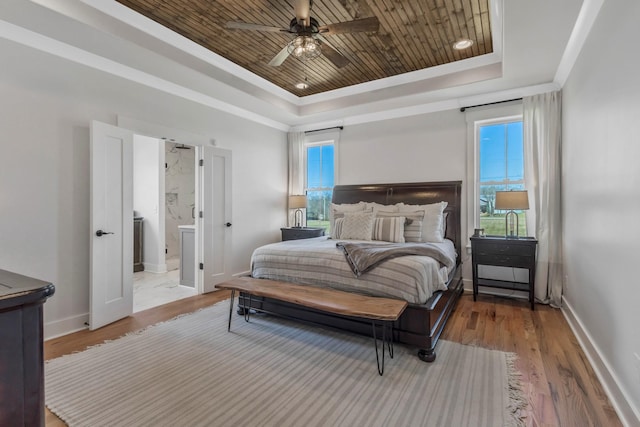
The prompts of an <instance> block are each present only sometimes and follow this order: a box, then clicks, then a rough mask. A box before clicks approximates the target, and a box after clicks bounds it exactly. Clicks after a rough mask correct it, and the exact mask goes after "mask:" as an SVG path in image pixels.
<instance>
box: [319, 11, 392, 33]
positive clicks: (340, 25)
mask: <svg viewBox="0 0 640 427" xmlns="http://www.w3.org/2000/svg"><path fill="white" fill-rule="evenodd" d="M379 27H380V21H378V18H376V17H375V16H374V17H372V18H363V19H356V20H355V21H347V22H337V23H335V24H329V25H323V26H322V27H319V28H318V31H320V33H322V34H323V35H325V36H327V35H329V36H330V35H333V34H344V33H360V32H364V31H378V28H379Z"/></svg>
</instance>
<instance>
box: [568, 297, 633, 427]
mask: <svg viewBox="0 0 640 427" xmlns="http://www.w3.org/2000/svg"><path fill="white" fill-rule="evenodd" d="M561 311H562V314H563V315H564V317H565V319H566V320H567V323H569V327H571V330H572V331H573V334H574V335H575V336H576V338H577V339H578V343H580V347H582V350H583V351H584V352H585V354H586V356H587V359H589V362H590V363H591V366H592V367H593V370H594V371H595V373H596V376H597V377H598V380H600V383H601V384H602V387H603V388H604V391H605V393H606V394H607V397H609V400H611V404H612V405H613V407H614V409H615V410H616V413H617V414H618V416H619V417H620V421H622V424H623V425H625V426H628V427H631V426H640V410H638V408H635V407H633V406H632V404H631V399H630V396H628V394H627V393H626V392H625V391H624V389H623V388H621V387H620V384H621V383H620V381H619V380H618V378H617V376H616V374H615V372H614V371H613V370H612V369H611V366H610V365H609V363H608V362H607V360H606V359H605V358H604V357H602V352H601V351H600V349H599V348H598V346H597V345H596V344H595V343H594V342H593V340H592V339H591V335H590V334H589V332H588V331H587V330H586V329H585V328H584V325H583V324H582V322H581V321H580V319H579V318H578V317H577V316H576V314H575V311H574V310H573V308H572V307H571V304H569V303H568V302H567V300H565V299H564V298H562V309H561Z"/></svg>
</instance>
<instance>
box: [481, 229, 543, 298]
mask: <svg viewBox="0 0 640 427" xmlns="http://www.w3.org/2000/svg"><path fill="white" fill-rule="evenodd" d="M537 244H538V241H537V240H536V239H535V238H533V237H521V238H519V239H512V238H506V237H501V236H487V237H471V258H472V264H473V300H474V301H475V300H476V297H477V295H478V286H486V287H492V288H501V289H513V290H518V291H525V292H527V291H528V292H529V302H530V303H531V310H533V309H534V290H535V275H536V246H537ZM478 265H494V266H500V267H512V268H524V269H527V270H528V271H529V280H528V282H518V281H506V280H495V279H485V278H481V277H478Z"/></svg>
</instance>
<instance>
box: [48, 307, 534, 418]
mask: <svg viewBox="0 0 640 427" xmlns="http://www.w3.org/2000/svg"><path fill="white" fill-rule="evenodd" d="M228 304H229V302H228V300H227V301H226V302H225V301H223V302H221V303H218V304H216V305H214V306H212V307H209V308H206V309H203V310H200V311H198V312H196V313H192V314H189V315H185V316H181V317H179V318H176V319H174V320H171V321H168V322H164V323H160V324H157V325H154V326H151V327H149V328H147V329H145V330H143V331H141V332H137V333H133V334H129V335H127V336H124V337H122V338H119V339H117V340H114V341H110V342H107V343H105V344H101V345H99V346H96V347H92V348H89V349H87V350H85V351H83V352H79V353H74V354H71V355H67V356H63V357H60V358H58V359H53V360H50V361H48V362H47V363H46V365H45V396H46V405H47V407H48V408H49V409H50V410H51V411H52V412H53V413H55V414H56V415H57V416H58V417H60V418H61V419H62V420H63V421H65V422H66V423H68V424H69V425H70V426H91V427H97V426H109V427H115V426H127V427H130V426H279V427H280V426H305V427H306V426H474V427H476V426H487V427H489V426H490V427H495V426H512V425H513V426H518V425H523V423H522V420H521V419H520V418H519V416H518V413H519V410H520V409H521V408H522V407H523V404H524V400H523V398H522V392H521V390H520V385H519V378H518V375H517V372H516V371H515V369H514V366H513V362H514V355H513V354H511V353H504V352H500V351H494V350H487V349H483V348H479V347H472V346H465V345H461V344H457V343H453V342H447V341H442V340H441V341H440V342H439V344H438V347H437V359H436V360H435V362H433V363H425V362H422V361H420V360H419V359H418V357H417V356H416V349H412V348H408V347H405V346H402V345H398V344H396V346H395V355H394V358H393V359H389V358H388V356H387V359H386V361H385V372H384V375H383V376H380V375H378V372H377V367H376V358H375V350H374V347H373V341H372V339H371V338H368V337H365V336H359V335H354V334H349V333H344V332H341V331H336V330H332V329H324V328H317V327H314V326H309V325H306V324H303V323H299V322H294V321H290V320H285V319H281V318H277V317H274V316H268V315H255V316H252V317H251V320H250V322H249V323H247V322H245V321H244V320H243V317H241V316H238V315H236V314H235V312H234V315H233V323H232V327H231V332H227V319H228V315H229V305H228Z"/></svg>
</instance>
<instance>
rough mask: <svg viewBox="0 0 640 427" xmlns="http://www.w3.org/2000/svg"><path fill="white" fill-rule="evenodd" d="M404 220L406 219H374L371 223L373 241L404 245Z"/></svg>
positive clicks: (397, 217)
mask: <svg viewBox="0 0 640 427" xmlns="http://www.w3.org/2000/svg"><path fill="white" fill-rule="evenodd" d="M405 220H406V218H405V217H403V216H394V217H389V218H380V217H378V218H376V219H375V221H374V223H373V237H372V238H373V240H382V241H385V242H392V243H404V222H405Z"/></svg>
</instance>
